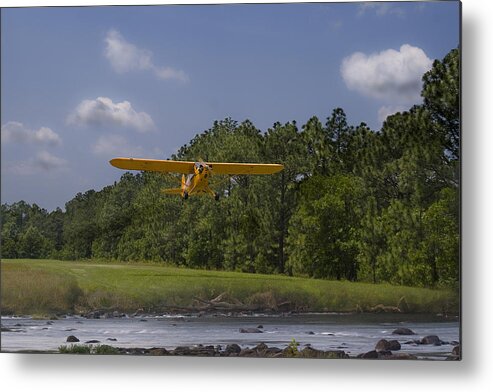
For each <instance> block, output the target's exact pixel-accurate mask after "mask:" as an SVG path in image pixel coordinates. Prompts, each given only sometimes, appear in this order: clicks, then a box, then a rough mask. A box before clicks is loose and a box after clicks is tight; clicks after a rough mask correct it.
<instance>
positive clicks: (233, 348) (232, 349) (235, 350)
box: [224, 343, 241, 355]
mask: <svg viewBox="0 0 493 392" xmlns="http://www.w3.org/2000/svg"><path fill="white" fill-rule="evenodd" d="M224 352H225V353H226V354H228V355H231V354H239V353H240V352H241V347H240V346H238V345H237V344H236V343H233V344H228V345H227V346H226V349H225V350H224Z"/></svg>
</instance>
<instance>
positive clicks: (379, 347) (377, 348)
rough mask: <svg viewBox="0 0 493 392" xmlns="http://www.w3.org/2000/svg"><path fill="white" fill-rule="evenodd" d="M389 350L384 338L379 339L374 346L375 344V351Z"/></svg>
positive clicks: (388, 344)
mask: <svg viewBox="0 0 493 392" xmlns="http://www.w3.org/2000/svg"><path fill="white" fill-rule="evenodd" d="M388 350H390V343H389V341H388V340H386V339H380V340H379V341H378V342H377V344H376V346H375V351H377V352H378V351H388Z"/></svg>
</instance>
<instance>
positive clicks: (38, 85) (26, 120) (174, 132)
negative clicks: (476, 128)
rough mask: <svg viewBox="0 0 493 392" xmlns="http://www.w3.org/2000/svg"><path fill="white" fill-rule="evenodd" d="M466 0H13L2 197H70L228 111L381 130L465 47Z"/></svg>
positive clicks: (5, 32)
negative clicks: (334, 118)
mask: <svg viewBox="0 0 493 392" xmlns="http://www.w3.org/2000/svg"><path fill="white" fill-rule="evenodd" d="M459 18H460V16H459V3H458V2H455V1H450V2H449V1H440V2H404V3H403V2H394V3H393V2H380V3H306V4H303V3H297V4H243V5H242V4H227V5H188V6H186V5H182V6H172V5H165V6H119V7H54V8H52V7H49V8H41V7H38V8H36V7H35V8H3V9H2V10H1V153H2V156H1V185H2V187H1V201H2V203H9V204H10V203H13V202H16V201H19V200H24V201H26V202H28V203H36V204H38V205H39V206H41V207H43V208H46V209H48V210H50V211H51V210H53V209H55V208H57V207H61V208H63V207H64V205H65V203H66V202H67V201H69V200H70V199H72V198H73V197H74V196H75V194H76V193H78V192H85V191H87V190H89V189H95V190H99V189H101V188H102V187H104V186H106V185H110V184H112V183H113V182H114V181H117V180H118V179H119V178H120V176H121V175H122V174H123V173H122V171H120V170H118V169H116V168H114V167H112V166H110V165H109V163H108V161H109V160H110V159H111V158H113V157H117V156H133V157H145V158H153V159H167V158H169V157H170V156H171V154H173V153H174V152H176V151H177V149H178V148H179V147H180V146H182V145H184V144H186V143H188V142H189V141H190V140H191V139H192V138H193V136H194V135H195V134H197V133H200V132H202V131H204V130H206V129H208V128H210V127H211V126H212V124H213V122H214V121H215V120H221V119H224V118H226V117H231V118H232V119H234V120H237V121H239V122H241V121H244V120H246V119H249V120H251V121H252V122H253V123H254V125H255V126H256V127H257V128H259V129H260V130H262V131H266V130H267V129H268V128H269V127H271V126H272V125H273V124H274V123H275V122H277V121H279V122H281V123H284V122H288V121H292V120H296V121H297V123H298V125H299V126H300V127H301V125H303V124H304V123H306V121H307V120H308V119H309V118H310V117H312V116H314V115H316V116H318V117H319V118H320V119H321V120H322V122H325V119H326V118H327V117H328V116H330V114H331V112H332V110H333V109H334V108H336V107H341V108H343V109H344V111H345V112H346V114H347V117H348V122H349V123H350V124H352V125H358V124H359V123H361V122H365V123H367V124H368V125H369V126H370V127H371V128H372V129H373V130H375V131H376V130H379V129H380V127H381V125H382V121H383V119H384V118H385V117H386V116H387V115H389V114H392V113H394V112H396V111H402V110H406V109H408V108H410V107H411V106H412V105H414V104H419V103H421V98H420V90H421V76H422V75H423V73H424V72H426V71H427V70H429V69H430V68H431V66H432V63H433V61H434V60H435V59H442V58H443V57H444V56H445V55H446V54H447V53H448V52H449V51H450V50H451V49H453V48H456V47H457V46H458V45H459V40H460V36H459V34H460V33H459V25H460V23H459Z"/></svg>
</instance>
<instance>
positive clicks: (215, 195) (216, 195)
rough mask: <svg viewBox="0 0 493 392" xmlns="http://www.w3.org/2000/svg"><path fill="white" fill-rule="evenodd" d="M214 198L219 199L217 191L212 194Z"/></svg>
mask: <svg viewBox="0 0 493 392" xmlns="http://www.w3.org/2000/svg"><path fill="white" fill-rule="evenodd" d="M214 200H215V201H218V200H219V193H217V192H216V193H215V194H214Z"/></svg>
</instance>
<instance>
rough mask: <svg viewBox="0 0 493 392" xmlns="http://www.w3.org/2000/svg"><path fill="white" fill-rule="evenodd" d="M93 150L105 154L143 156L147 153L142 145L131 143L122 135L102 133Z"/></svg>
mask: <svg viewBox="0 0 493 392" xmlns="http://www.w3.org/2000/svg"><path fill="white" fill-rule="evenodd" d="M92 151H93V152H94V153H95V154H97V155H103V156H131V157H143V156H144V155H145V154H144V149H143V148H142V147H141V146H136V145H133V144H130V143H129V142H128V141H127V139H125V138H124V137H123V136H121V135H102V136H101V137H100V138H99V139H98V140H97V142H96V143H95V144H94V145H93V146H92Z"/></svg>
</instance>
